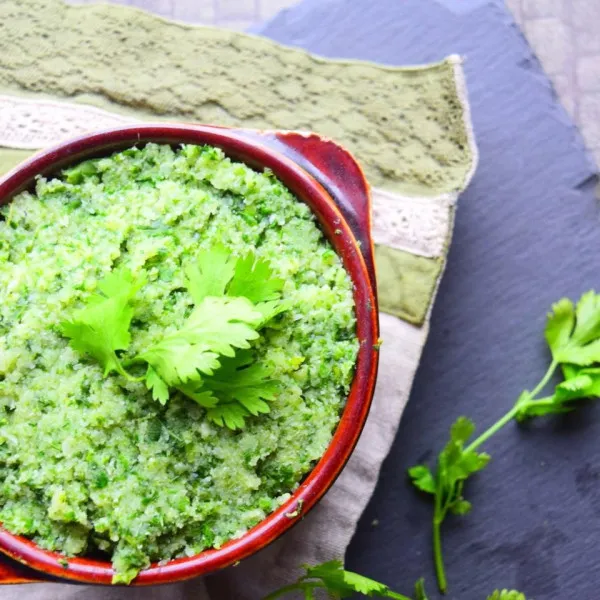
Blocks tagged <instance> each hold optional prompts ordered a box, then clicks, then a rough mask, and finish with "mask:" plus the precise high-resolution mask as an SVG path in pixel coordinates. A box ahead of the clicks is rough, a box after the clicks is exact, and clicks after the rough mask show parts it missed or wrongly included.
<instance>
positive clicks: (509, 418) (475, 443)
mask: <svg viewBox="0 0 600 600" xmlns="http://www.w3.org/2000/svg"><path fill="white" fill-rule="evenodd" d="M557 367H558V363H557V361H556V360H553V361H552V362H551V363H550V366H549V367H548V370H547V371H546V373H545V375H544V376H543V377H542V379H541V380H540V382H539V383H538V384H537V385H536V386H535V388H534V389H533V391H532V392H530V393H529V394H528V395H527V399H525V400H521V401H517V402H516V403H515V405H514V406H513V407H512V408H511V409H510V410H509V411H508V412H507V413H506V414H505V415H504V416H503V417H502V418H501V419H498V421H496V422H495V423H494V424H493V425H492V426H491V427H489V428H488V429H486V430H485V431H484V432H483V433H482V434H481V435H480V436H479V437H478V438H477V439H475V440H473V442H471V444H469V445H468V446H467V447H466V448H465V452H471V451H473V450H476V449H477V448H479V446H481V444H483V443H484V442H486V441H487V440H488V439H489V438H491V437H492V436H493V435H494V434H495V433H496V432H498V431H499V430H500V429H502V427H504V426H505V425H506V424H507V423H508V422H510V421H512V420H513V419H514V417H515V416H516V414H517V413H518V412H519V411H520V410H522V408H523V406H524V405H528V404H533V403H536V402H540V400H535V397H536V396H537V395H538V394H539V393H540V392H541V391H542V390H543V389H544V387H545V386H546V384H547V383H548V382H549V381H550V379H551V377H552V375H554V371H556V368H557ZM542 401H543V400H542Z"/></svg>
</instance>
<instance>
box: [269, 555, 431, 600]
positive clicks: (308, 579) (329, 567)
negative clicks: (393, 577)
mask: <svg viewBox="0 0 600 600" xmlns="http://www.w3.org/2000/svg"><path fill="white" fill-rule="evenodd" d="M304 569H305V570H306V574H305V575H303V576H302V577H300V579H298V581H297V582H296V583H295V584H291V585H286V586H284V587H282V588H281V589H279V590H277V591H275V592H273V593H271V594H269V595H268V596H266V597H265V598H264V600H275V599H276V598H280V597H282V596H285V595H287V594H288V593H290V592H293V591H301V592H303V593H304V597H305V598H312V599H314V598H315V595H314V592H315V590H324V591H326V592H327V593H328V595H329V597H330V598H333V599H338V600H339V599H342V598H350V597H351V596H353V595H354V594H356V593H359V594H363V595H364V596H368V597H370V598H372V597H378V598H396V599H397V600H411V599H410V598H408V597H407V596H403V595H402V594H398V593H397V592H394V591H392V590H390V588H389V587H388V586H387V585H385V584H383V583H379V582H378V581H375V580H373V579H369V578H368V577H365V576H364V575H359V574H358V573H354V572H352V571H346V570H345V569H344V565H343V563H342V562H341V561H339V560H330V561H328V562H325V563H322V564H320V565H315V566H313V567H311V566H309V565H304ZM415 594H416V600H427V596H426V595H425V588H424V585H423V580H419V581H417V583H416V584H415Z"/></svg>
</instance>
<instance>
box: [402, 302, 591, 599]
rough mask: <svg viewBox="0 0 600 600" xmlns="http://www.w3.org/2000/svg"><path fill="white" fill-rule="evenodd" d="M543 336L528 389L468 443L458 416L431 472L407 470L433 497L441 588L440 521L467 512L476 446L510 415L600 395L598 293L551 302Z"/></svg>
mask: <svg viewBox="0 0 600 600" xmlns="http://www.w3.org/2000/svg"><path fill="white" fill-rule="evenodd" d="M545 336H546V341H547V343H548V346H549V348H550V351H551V354H552V362H551V364H550V366H549V367H548V370H547V371H546V373H545V375H544V376H543V377H542V379H541V380H540V382H539V383H538V384H537V385H536V386H535V388H534V389H533V390H532V391H529V390H525V391H524V392H522V393H521V395H520V396H519V397H518V398H517V400H516V402H515V404H514V406H513V407H512V408H511V409H510V410H509V411H508V412H507V413H506V414H505V415H504V416H503V417H502V418H501V419H499V420H498V421H497V422H496V423H494V424H493V425H492V426H491V427H489V428H488V429H487V430H486V431H484V432H483V433H482V434H481V435H480V436H479V437H477V438H476V439H475V440H474V441H472V442H471V443H468V441H469V439H470V438H471V437H472V435H473V434H474V432H475V425H474V423H473V422H472V421H470V420H469V419H467V418H466V417H459V418H458V419H457V421H456V422H455V423H454V425H452V428H451V431H450V441H449V442H448V443H447V444H446V446H445V447H444V448H443V450H442V451H441V452H440V454H439V456H438V460H437V466H436V469H435V471H432V470H431V469H430V468H429V467H428V466H426V465H417V466H415V467H412V468H411V469H409V475H410V477H411V479H412V483H413V484H414V486H415V487H417V488H418V489H419V490H421V491H423V492H425V493H427V494H430V495H432V496H433V498H434V511H433V555H434V562H435V570H436V575H437V580H438V585H439V588H440V591H441V592H445V591H446V589H447V580H446V573H445V569H444V561H443V555H442V543H441V525H442V523H443V522H444V520H445V518H446V516H447V515H448V513H451V514H457V515H464V514H466V513H468V512H469V511H470V509H471V504H470V503H469V502H468V501H466V500H465V499H464V498H463V487H464V484H465V481H466V480H467V479H468V478H469V477H470V476H471V475H473V474H474V473H477V472H478V471H481V470H482V469H483V468H485V466H486V465H487V464H488V462H489V460H490V457H489V455H488V454H486V453H483V452H478V449H479V448H480V447H481V445H482V444H483V443H484V442H486V441H487V440H488V439H489V438H490V437H492V436H493V435H494V434H495V433H497V432H498V431H499V430H500V429H501V428H502V427H504V426H505V425H506V424H507V423H509V422H510V421H512V420H513V419H516V420H517V421H523V420H526V419H529V418H531V417H537V416H545V415H555V414H560V413H565V412H569V411H571V410H573V409H574V408H575V407H576V401H578V400H581V399H585V398H591V397H598V396H600V365H599V364H598V363H600V295H597V294H596V293H595V292H593V291H590V292H588V293H586V294H584V295H583V296H582V297H581V299H580V300H579V302H578V303H577V306H576V307H575V306H574V305H573V303H572V302H571V301H570V300H568V299H566V298H563V299H562V300H560V301H559V302H557V303H556V304H554V306H553V307H552V312H550V313H549V314H548V318H547V322H546V330H545ZM559 367H560V368H561V370H562V373H563V376H564V381H562V382H561V383H559V384H558V385H556V386H555V388H554V390H553V392H552V394H550V395H546V396H543V395H541V393H542V391H543V390H544V389H545V388H546V386H547V384H548V382H549V381H550V379H551V378H552V376H553V375H554V374H555V372H556V370H557V369H558V368H559ZM495 594H496V595H495V596H492V598H493V599H494V600H513V599H514V600H524V598H523V596H522V595H518V593H517V592H506V591H503V592H495ZM502 594H504V595H502ZM510 594H513V595H512V596H511V595H510ZM515 594H517V595H515Z"/></svg>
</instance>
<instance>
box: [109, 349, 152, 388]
mask: <svg viewBox="0 0 600 600" xmlns="http://www.w3.org/2000/svg"><path fill="white" fill-rule="evenodd" d="M115 365H116V366H115V369H116V371H117V373H118V374H119V375H123V377H125V379H127V380H128V381H134V382H136V383H139V382H140V381H144V379H145V376H142V377H134V376H133V375H131V374H129V373H128V372H127V371H126V370H125V369H124V368H123V365H122V364H121V361H120V360H119V359H118V358H117V355H116V354H115Z"/></svg>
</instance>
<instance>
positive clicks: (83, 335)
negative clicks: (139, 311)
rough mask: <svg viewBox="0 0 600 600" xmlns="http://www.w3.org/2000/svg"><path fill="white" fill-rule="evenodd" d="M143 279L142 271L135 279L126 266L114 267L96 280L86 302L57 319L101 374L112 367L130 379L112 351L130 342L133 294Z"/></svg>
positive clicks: (67, 335)
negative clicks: (99, 279)
mask: <svg viewBox="0 0 600 600" xmlns="http://www.w3.org/2000/svg"><path fill="white" fill-rule="evenodd" d="M145 283H146V278H145V274H144V275H142V276H141V277H139V278H138V279H137V280H135V279H134V277H133V275H132V274H131V271H129V270H128V269H117V270H115V271H113V272H112V273H110V274H109V275H107V276H106V277H105V278H104V279H103V280H102V281H101V282H99V283H98V292H97V293H95V294H93V295H92V296H90V298H88V301H87V304H86V306H84V307H83V308H82V309H80V310H78V311H76V312H75V313H74V314H73V316H72V317H71V319H69V320H67V321H64V322H63V323H61V332H62V334H63V335H64V336H66V337H68V338H70V339H71V346H72V347H73V348H74V349H75V350H77V351H78V352H81V353H82V354H89V355H90V356H92V357H93V358H95V359H96V360H97V361H98V362H99V363H100V364H101V365H102V367H103V368H104V376H105V377H106V375H108V374H109V373H111V372H113V371H115V372H117V373H119V374H121V375H123V376H125V377H127V378H128V379H133V378H132V377H131V376H130V375H129V373H127V372H126V371H125V369H123V366H122V365H121V362H120V360H119V359H118V358H117V355H116V351H117V350H126V349H127V348H128V346H129V343H130V342H131V334H130V333H129V326H130V325H131V319H132V318H133V298H134V296H135V294H136V293H137V292H138V290H140V288H141V287H142V286H143V285H144V284H145Z"/></svg>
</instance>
